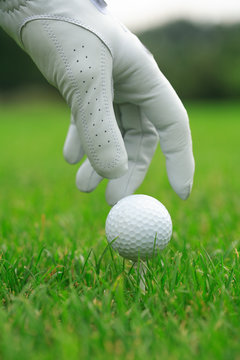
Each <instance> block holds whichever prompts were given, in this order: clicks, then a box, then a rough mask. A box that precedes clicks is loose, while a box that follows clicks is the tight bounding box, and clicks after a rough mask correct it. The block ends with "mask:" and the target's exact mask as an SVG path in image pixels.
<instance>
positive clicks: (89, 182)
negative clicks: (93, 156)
mask: <svg viewBox="0 0 240 360" xmlns="http://www.w3.org/2000/svg"><path fill="white" fill-rule="evenodd" d="M102 180H103V177H102V176H100V175H98V173H97V172H96V171H95V170H94V169H93V167H92V165H91V164H90V161H89V160H88V159H87V160H85V161H84V163H83V164H82V165H81V166H80V168H79V170H78V172H77V176H76V185H77V188H78V189H79V190H80V191H82V192H86V193H89V192H91V191H93V190H95V188H96V187H97V186H98V184H99V183H100V182H101V181H102Z"/></svg>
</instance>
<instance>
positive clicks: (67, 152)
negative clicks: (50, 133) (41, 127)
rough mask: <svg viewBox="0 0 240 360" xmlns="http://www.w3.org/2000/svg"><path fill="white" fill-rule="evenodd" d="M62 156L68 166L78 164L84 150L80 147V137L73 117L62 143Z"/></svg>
mask: <svg viewBox="0 0 240 360" xmlns="http://www.w3.org/2000/svg"><path fill="white" fill-rule="evenodd" d="M63 156H64V159H65V160H66V161H67V162H68V163H69V164H76V163H78V162H79V161H80V160H81V159H82V158H83V156H84V150H83V147H82V146H81V141H80V137H79V134H78V130H77V127H76V124H75V122H74V119H73V116H72V117H71V123H70V126H69V129H68V133H67V137H66V140H65V143H64V147H63Z"/></svg>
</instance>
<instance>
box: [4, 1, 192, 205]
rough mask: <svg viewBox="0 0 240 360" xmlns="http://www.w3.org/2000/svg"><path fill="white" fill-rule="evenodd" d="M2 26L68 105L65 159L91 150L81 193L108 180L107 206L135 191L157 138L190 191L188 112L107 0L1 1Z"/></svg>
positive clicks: (180, 190) (171, 174) (172, 175)
mask: <svg viewBox="0 0 240 360" xmlns="http://www.w3.org/2000/svg"><path fill="white" fill-rule="evenodd" d="M0 25H1V26H2V27H3V29H4V30H5V31H6V32H8V33H9V35H10V36H12V37H13V38H14V39H15V40H16V42H17V43H18V44H19V45H20V46H21V47H22V48H23V49H24V50H25V51H26V52H27V53H28V54H29V55H30V56H31V58H32V59H33V61H34V62H35V63H36V65H37V66H38V68H39V69H40V71H41V72H42V73H43V75H44V76H45V77H46V79H47V80H48V81H49V82H50V83H51V84H52V85H54V86H55V87H56V88H58V89H59V91H60V93H61V94H62V96H63V97H64V99H65V100H66V102H67V103H68V105H69V106H70V108H71V112H72V117H71V124H70V127H69V131H68V135H67V138H66V141H65V145H64V156H65V159H66V160H67V161H68V162H69V163H77V162H79V161H80V160H81V159H82V157H83V156H84V154H86V155H87V160H86V161H85V162H84V163H83V164H82V166H81V167H80V169H79V171H78V173H77V186H78V188H79V189H80V190H81V191H85V192H89V191H92V190H93V189H95V188H96V186H97V185H98V184H99V182H100V181H101V180H102V178H108V179H110V181H109V183H108V186H107V191H106V198H107V201H108V202H109V204H114V203H115V202H117V201H118V200H119V199H120V198H122V197H123V196H126V195H129V194H131V193H133V192H134V191H135V190H136V188H137V187H138V186H139V185H140V184H141V182H142V181H143V179H144V176H145V174H146V172H147V170H148V166H149V164H150V162H151V159H152V157H153V154H154V152H155V149H156V145H157V143H158V141H159V140H160V145H161V149H162V151H163V153H164V155H165V158H166V167H167V173H168V178H169V181H170V183H171V185H172V187H173V189H174V190H175V191H176V193H177V194H178V195H179V196H180V197H181V198H182V199H186V198H187V197H188V196H189V194H190V192H191V188H192V182H193V174H194V159H193V154H192V141H191V133H190V129H189V121H188V116H187V113H186V111H185V109H184V107H183V105H182V103H181V101H180V100H179V98H178V96H177V94H176V93H175V91H174V90H173V88H172V87H171V85H170V84H169V82H168V81H167V80H166V78H165V77H164V76H163V74H162V73H161V72H160V70H159V69H158V67H157V64H156V62H155V61H154V59H153V57H152V55H151V54H150V53H149V52H148V51H147V50H146V49H145V48H144V46H143V45H142V44H141V43H140V41H139V40H138V39H137V37H136V36H134V35H133V34H132V33H131V32H129V31H128V30H127V29H126V28H125V27H124V26H123V25H122V24H121V23H119V22H118V21H117V20H116V19H115V18H114V17H113V16H112V15H111V14H109V13H108V10H107V6H106V3H105V2H104V1H103V0H68V1H66V0H31V1H30V0H0ZM113 104H114V105H113Z"/></svg>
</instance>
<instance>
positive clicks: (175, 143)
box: [115, 42, 194, 199]
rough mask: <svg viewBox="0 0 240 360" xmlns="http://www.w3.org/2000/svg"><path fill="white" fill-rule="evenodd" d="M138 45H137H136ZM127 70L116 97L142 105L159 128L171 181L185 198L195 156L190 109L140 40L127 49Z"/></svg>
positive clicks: (191, 180) (117, 76)
mask: <svg viewBox="0 0 240 360" xmlns="http://www.w3.org/2000/svg"><path fill="white" fill-rule="evenodd" d="M134 47H135V48H134ZM125 53H126V54H130V55H129V56H126V60H125V71H122V73H121V74H120V75H118V74H116V80H117V87H116V89H115V99H116V101H117V102H119V103H124V102H126V101H130V102H132V103H133V104H136V105H138V106H140V107H141V109H142V111H143V112H144V113H145V115H146V116H147V118H148V119H149V120H150V121H151V122H152V123H153V124H154V126H155V127H156V129H157V131H158V134H159V138H160V145H161V149H162V151H163V153H164V155H165V158H166V167H167V172H168V178H169V181H170V183H171V185H172V187H173V189H174V190H175V191H176V193H177V194H178V195H179V196H180V197H181V198H182V199H186V198H187V197H188V195H189V194H190V191H191V187H192V183H193V175H194V158H193V153H192V139H191V132H190V127H189V120H188V116H187V112H186V110H185V108H184V106H183V104H182V103H181V101H180V99H179V97H178V96H177V94H176V92H175V91H174V89H173V88H172V86H171V85H170V83H169V82H168V81H167V79H166V78H165V77H164V75H163V74H162V73H161V72H160V70H159V68H158V66H157V64H156V62H155V61H154V59H153V57H152V56H150V55H149V54H148V53H147V51H146V50H143V47H142V45H141V43H140V42H135V43H134V44H133V43H131V50H130V48H129V49H128V50H125Z"/></svg>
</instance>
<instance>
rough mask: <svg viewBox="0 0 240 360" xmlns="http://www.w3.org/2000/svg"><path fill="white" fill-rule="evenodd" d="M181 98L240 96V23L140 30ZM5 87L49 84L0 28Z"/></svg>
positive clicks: (0, 86) (9, 89)
mask: <svg viewBox="0 0 240 360" xmlns="http://www.w3.org/2000/svg"><path fill="white" fill-rule="evenodd" d="M137 35H138V36H139V37H140V39H141V40H142V42H143V43H144V44H145V46H146V47H147V48H148V49H149V50H150V51H151V52H152V53H153V55H154V57H155V59H156V61H157V62H158V64H159V67H160V69H161V70H162V71H163V73H164V74H165V75H166V77H167V78H168V79H169V80H170V82H171V83H172V85H173V87H174V88H175V89H176V91H177V93H178V94H179V96H180V97H181V98H182V99H199V98H201V99H217V98H220V99H223V98H224V99H228V98H239V97H240V66H239V64H240V46H239V39H240V24H231V25H212V24H197V23H191V22H188V21H183V20H181V21H176V22H172V23H168V24H166V25H164V26H161V27H159V28H154V29H151V30H147V31H145V32H143V33H139V34H137ZM0 44H1V56H0V74H1V81H0V93H2V94H3V93H5V94H6V93H11V94H12V92H13V91H16V90H22V89H23V88H29V87H30V88H31V87H33V86H34V87H35V88H36V87H37V88H38V89H39V88H43V89H44V90H45V89H46V88H47V89H48V90H49V91H50V87H49V86H48V85H47V83H46V81H45V80H44V79H43V77H42V75H41V74H40V73H39V71H38V70H37V69H36V67H35V65H34V64H33V63H32V61H31V60H30V58H29V57H28V56H27V55H26V54H25V53H24V52H23V51H22V50H21V49H20V48H18V47H17V46H16V44H15V43H14V41H13V40H11V39H10V38H9V37H8V36H7V35H6V34H5V33H4V32H3V31H2V30H0Z"/></svg>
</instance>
